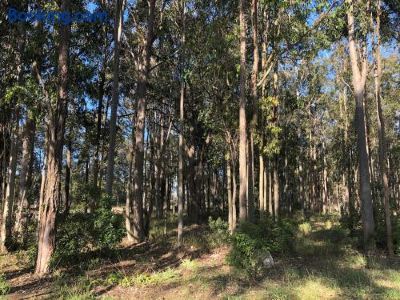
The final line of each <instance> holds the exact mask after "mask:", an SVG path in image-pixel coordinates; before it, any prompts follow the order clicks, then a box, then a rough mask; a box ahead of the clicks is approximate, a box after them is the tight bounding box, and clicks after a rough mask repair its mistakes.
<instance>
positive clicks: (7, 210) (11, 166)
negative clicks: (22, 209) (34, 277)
mask: <svg viewBox="0 0 400 300" xmlns="http://www.w3.org/2000/svg"><path fill="white" fill-rule="evenodd" d="M15 117H16V120H15V124H11V125H10V127H11V135H10V140H11V146H10V157H9V163H8V168H7V186H6V189H5V198H4V201H3V218H2V223H1V228H0V252H2V253H6V252H7V247H8V246H9V242H10V238H11V228H12V223H11V222H12V208H13V204H14V195H15V173H16V170H17V156H18V122H19V120H18V113H16V116H15ZM13 123H14V122H13Z"/></svg>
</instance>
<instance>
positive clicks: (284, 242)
mask: <svg viewBox="0 0 400 300" xmlns="http://www.w3.org/2000/svg"><path fill="white" fill-rule="evenodd" d="M295 234H296V225H295V224H294V223H293V222H289V221H288V220H281V221H280V222H278V223H276V224H275V223H273V222H271V220H269V219H266V220H264V221H262V222H260V223H258V224H254V223H250V222H243V223H241V224H240V226H239V227H238V229H237V231H236V232H235V233H234V234H233V235H232V237H231V239H230V242H231V251H230V253H229V255H228V257H227V261H228V263H229V264H230V265H231V266H233V267H235V268H237V269H239V270H244V271H245V272H246V274H247V275H248V276H249V277H258V276H260V275H262V273H263V269H264V266H263V259H264V258H265V256H266V254H267V253H268V252H270V253H272V254H277V253H283V252H288V251H292V249H293V240H294V237H295Z"/></svg>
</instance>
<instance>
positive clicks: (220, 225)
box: [208, 217, 229, 246]
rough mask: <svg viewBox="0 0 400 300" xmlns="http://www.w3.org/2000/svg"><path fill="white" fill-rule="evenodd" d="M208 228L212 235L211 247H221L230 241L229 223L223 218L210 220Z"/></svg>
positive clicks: (210, 236) (210, 237) (210, 238)
mask: <svg viewBox="0 0 400 300" xmlns="http://www.w3.org/2000/svg"><path fill="white" fill-rule="evenodd" d="M208 226H209V227H210V231H211V234H210V235H209V243H210V245H211V246H221V245H222V244H224V243H227V242H228V241H229V231H228V227H229V226H228V223H227V222H225V221H223V220H222V219H221V218H217V219H216V220H213V219H212V218H211V217H209V218H208Z"/></svg>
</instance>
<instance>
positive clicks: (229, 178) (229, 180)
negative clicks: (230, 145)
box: [226, 152, 233, 233]
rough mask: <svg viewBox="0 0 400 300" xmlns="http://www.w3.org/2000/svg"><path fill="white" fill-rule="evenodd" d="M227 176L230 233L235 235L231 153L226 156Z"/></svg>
mask: <svg viewBox="0 0 400 300" xmlns="http://www.w3.org/2000/svg"><path fill="white" fill-rule="evenodd" d="M226 176H227V178H226V179H227V180H226V193H227V196H228V225H229V231H230V232H231V233H233V203H232V202H233V201H232V169H231V158H230V154H229V152H228V153H227V155H226Z"/></svg>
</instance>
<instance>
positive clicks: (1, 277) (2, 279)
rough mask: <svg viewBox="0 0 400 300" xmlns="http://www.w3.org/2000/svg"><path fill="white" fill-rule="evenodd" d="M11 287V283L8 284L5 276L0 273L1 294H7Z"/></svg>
mask: <svg viewBox="0 0 400 300" xmlns="http://www.w3.org/2000/svg"><path fill="white" fill-rule="evenodd" d="M10 289H11V288H10V285H9V284H8V282H7V280H6V278H5V276H4V275H3V274H0V295H1V296H4V295H7V294H8V292H9V291H10Z"/></svg>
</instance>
